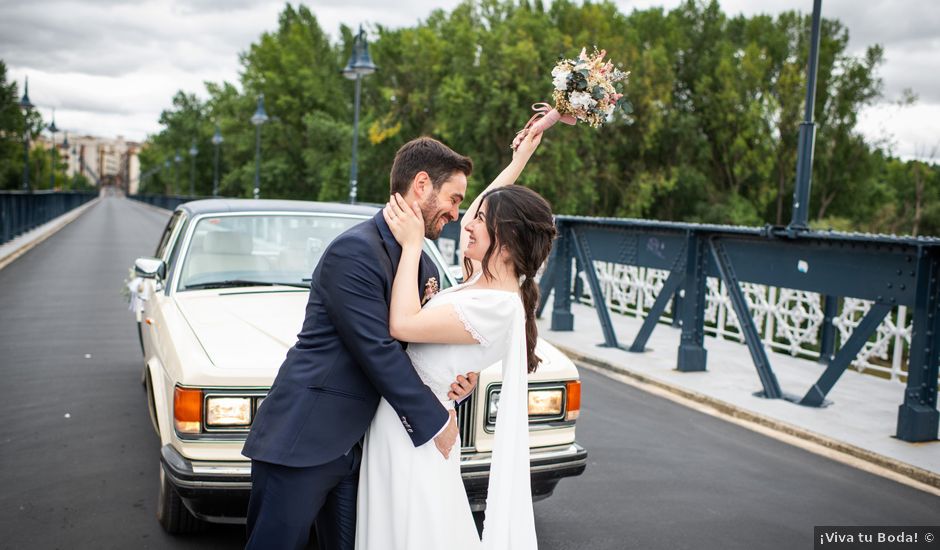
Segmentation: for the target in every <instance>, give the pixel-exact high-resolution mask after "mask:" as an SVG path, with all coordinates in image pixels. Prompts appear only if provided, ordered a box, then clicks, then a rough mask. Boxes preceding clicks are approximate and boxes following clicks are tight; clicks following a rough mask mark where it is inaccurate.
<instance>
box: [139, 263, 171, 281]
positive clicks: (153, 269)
mask: <svg viewBox="0 0 940 550" xmlns="http://www.w3.org/2000/svg"><path fill="white" fill-rule="evenodd" d="M134 273H136V274H137V275H138V276H139V277H143V278H144V279H165V278H166V262H164V261H163V260H161V259H159V258H137V259H136V260H134Z"/></svg>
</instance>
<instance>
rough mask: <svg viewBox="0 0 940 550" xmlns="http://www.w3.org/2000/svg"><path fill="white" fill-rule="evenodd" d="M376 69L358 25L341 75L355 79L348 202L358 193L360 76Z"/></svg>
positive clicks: (363, 32)
mask: <svg viewBox="0 0 940 550" xmlns="http://www.w3.org/2000/svg"><path fill="white" fill-rule="evenodd" d="M377 70H378V67H376V66H375V63H373V62H372V57H371V56H370V55H369V43H368V41H366V33H365V31H364V30H362V25H360V26H359V34H357V35H356V38H355V39H354V40H353V48H352V55H350V56H349V62H348V63H347V64H346V67H345V68H344V69H343V76H345V77H346V78H348V79H350V80H355V81H356V99H355V106H354V108H353V142H352V162H351V163H350V166H349V203H350V204H355V203H356V195H357V194H358V185H359V182H358V176H359V166H358V163H357V158H356V157H357V153H358V149H359V96H360V94H361V93H362V77H364V76H369V75H370V74H372V73H374V72H375V71H377Z"/></svg>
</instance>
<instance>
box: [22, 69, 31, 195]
mask: <svg viewBox="0 0 940 550" xmlns="http://www.w3.org/2000/svg"><path fill="white" fill-rule="evenodd" d="M19 105H20V109H22V110H23V191H26V192H31V191H32V189H31V188H30V186H29V112H30V110H32V108H33V104H32V102H31V101H30V100H29V77H26V85H25V86H24V87H23V97H21V98H20V103H19Z"/></svg>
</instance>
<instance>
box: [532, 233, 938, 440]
mask: <svg viewBox="0 0 940 550" xmlns="http://www.w3.org/2000/svg"><path fill="white" fill-rule="evenodd" d="M557 222H558V227H559V235H560V236H559V239H558V242H557V243H556V245H555V247H554V249H553V254H552V258H551V259H550V261H549V265H548V266H547V268H546V270H545V273H544V274H543V276H542V278H541V280H540V283H539V284H540V286H541V287H542V292H543V302H542V304H541V305H540V312H541V310H542V309H543V308H544V307H545V305H546V303H547V299H548V294H549V293H550V292H551V293H553V294H554V296H555V299H554V301H553V303H554V306H553V308H554V309H553V311H552V329H553V330H573V328H574V327H573V324H574V317H573V315H572V314H571V308H570V304H571V302H572V301H573V300H575V301H583V302H585V303H589V304H592V305H593V304H595V303H598V304H600V305H601V307H595V308H594V309H595V311H596V312H597V315H598V318H599V320H600V323H601V327H602V330H603V335H604V343H603V345H605V346H610V347H620V348H623V349H625V350H628V351H632V352H642V351H643V350H644V348H645V344H646V342H647V340H648V339H649V337H650V334H651V333H652V331H653V330H654V329H655V327H656V326H657V325H658V324H659V323H661V322H672V323H673V324H676V325H678V326H681V328H682V335H681V339H680V344H679V347H678V350H677V368H678V370H680V371H702V370H706V364H707V351H706V350H705V347H704V336H705V334H708V333H711V334H714V335H716V336H719V337H724V338H731V339H735V340H738V341H741V342H743V343H745V344H746V345H747V348H748V351H749V353H750V355H751V358H752V360H753V362H754V365H755V368H756V370H757V374H758V377H759V379H760V381H761V384H762V386H763V392H762V395H763V396H764V397H768V398H782V399H787V400H790V401H794V402H796V403H799V404H801V405H806V406H821V405H824V404H825V403H826V401H825V397H826V394H828V392H829V391H830V390H831V389H832V387H833V386H834V385H835V383H836V382H837V381H838V379H839V377H840V376H841V375H842V373H843V372H844V371H845V370H846V368H848V367H849V365H850V364H854V365H855V366H856V368H860V369H872V370H877V371H881V372H882V373H884V374H885V375H887V376H888V377H891V378H897V379H899V380H902V381H904V382H906V387H905V391H904V397H903V403H902V404H901V406H900V407H899V413H898V429H897V436H898V437H899V438H900V439H903V440H906V441H927V440H933V439H936V438H937V431H938V411H937V382H938V362H940V281H938V278H940V239H932V238H904V237H893V236H879V235H862V234H849V233H837V232H815V231H802V232H791V231H788V230H786V229H784V228H773V227H767V228H745V227H731V226H717V225H711V226H709V225H698V224H681V223H669V222H655V221H647V220H623V219H596V218H581V217H570V216H559V217H558V218H557ZM585 266H592V269H586V268H585ZM612 311H614V312H622V313H626V314H631V315H636V316H639V317H642V318H643V319H644V321H643V324H642V326H641V328H640V330H639V331H638V332H637V334H636V335H631V337H632V343H630V344H628V345H621V337H622V335H618V334H616V332H615V330H614V327H613V323H612V322H611V317H610V315H611V312H612ZM767 349H777V350H779V351H783V352H786V353H791V354H794V355H797V356H803V357H807V358H812V359H817V360H819V361H820V362H821V363H823V364H824V365H826V366H825V368H824V369H823V373H822V375H821V376H820V378H819V379H818V380H817V382H816V383H815V384H813V385H812V387H810V388H808V389H807V388H800V391H801V392H802V391H805V392H806V393H805V394H804V395H802V396H793V395H789V394H785V393H784V392H783V391H782V390H781V388H780V385H779V383H778V382H777V378H776V375H775V373H774V370H773V367H772V365H771V363H770V361H769V358H768V354H767Z"/></svg>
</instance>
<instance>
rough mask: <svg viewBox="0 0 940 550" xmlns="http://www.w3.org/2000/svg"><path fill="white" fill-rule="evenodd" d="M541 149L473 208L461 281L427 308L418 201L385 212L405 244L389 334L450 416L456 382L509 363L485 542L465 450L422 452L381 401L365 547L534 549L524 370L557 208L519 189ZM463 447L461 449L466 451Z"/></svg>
mask: <svg viewBox="0 0 940 550" xmlns="http://www.w3.org/2000/svg"><path fill="white" fill-rule="evenodd" d="M540 141H541V134H538V135H535V136H531V135H530V136H528V137H526V139H525V141H524V142H523V143H522V144H521V145H520V146H519V147H518V149H517V150H516V152H515V153H514V155H513V160H512V162H511V163H510V164H509V165H508V166H507V167H506V168H505V169H504V170H503V171H502V173H500V175H499V176H498V177H497V178H496V179H495V180H494V181H493V183H491V184H490V186H489V187H487V189H486V191H485V192H484V193H482V194H481V195H480V196H479V197H478V198H477V199H476V200H475V201H474V202H473V204H471V205H470V208H469V209H468V210H467V212H466V214H465V215H464V217H463V221H462V222H461V226H462V228H461V229H462V230H461V239H460V240H461V249H462V250H463V251H464V279H463V280H464V283H463V284H460V285H458V286H455V287H451V288H448V289H446V290H444V291H443V292H440V293H438V294H437V295H435V296H434V297H433V298H432V299H431V300H430V301H429V302H428V303H427V304H426V305H425V307H424V308H422V307H421V301H420V297H419V296H418V291H417V287H416V286H415V284H414V281H415V279H417V278H418V262H419V259H420V256H421V249H422V246H423V244H424V222H423V220H422V216H421V210H420V208H419V207H418V205H417V204H414V205H407V204H405V203H404V201H403V200H402V199H401V197H400V196H399V195H395V196H393V197H391V199H390V201H389V204H388V205H386V207H385V211H384V215H385V219H386V221H387V222H388V225H389V227H390V228H391V230H392V233H393V234H394V235H395V239H396V240H397V241H398V242H399V243H400V244H401V245H402V254H401V261H400V263H399V265H398V271H397V272H396V275H395V281H394V284H393V286H392V298H391V308H390V312H389V328H390V333H391V335H392V336H393V337H395V338H397V339H398V340H401V341H403V342H409V343H410V344H409V346H408V350H407V351H408V355H409V356H410V357H411V360H412V363H413V364H414V366H415V370H417V372H418V374H419V375H420V376H421V378H422V380H423V381H424V383H425V384H427V385H428V386H429V387H430V388H431V390H432V391H434V393H436V394H437V395H438V397H439V398H440V400H441V402H442V403H444V405H445V407H448V408H450V409H451V410H452V412H451V415H453V414H455V413H454V412H453V407H454V404H453V402H452V401H450V400H449V399H448V397H447V392H448V391H449V389H450V383H451V382H452V381H453V380H454V379H455V378H456V376H457V375H458V374H466V373H467V372H468V371H479V370H480V369H481V368H485V367H487V366H489V365H491V364H493V363H496V362H498V361H501V362H502V371H503V380H502V390H501V394H500V407H499V416H498V417H497V420H496V435H495V442H494V448H493V456H492V466H491V468H490V480H489V493H488V496H487V500H486V519H485V521H484V524H483V540H482V542H481V541H480V538H479V537H478V535H477V530H476V527H475V524H474V521H473V516H472V514H471V512H470V505H469V503H468V502H467V495H466V492H465V490H464V485H463V481H462V480H461V477H460V453H459V452H457V453H452V454H451V455H450V457H449V458H447V459H445V458H444V457H442V456H441V454H440V453H439V452H438V450H437V448H436V447H435V445H434V444H433V442H429V443H426V444H425V445H423V446H421V447H417V448H415V447H414V446H413V445H412V443H411V440H410V439H409V438H408V436H407V434H406V433H405V431H404V430H402V425H401V420H400V419H399V418H398V416H397V414H396V413H395V411H394V409H392V407H391V406H390V405H389V404H388V403H387V402H386V401H385V400H384V399H383V400H382V401H381V402H380V403H379V408H378V411H377V412H376V415H375V418H374V419H373V421H372V425H371V426H370V427H369V430H368V432H366V435H365V439H364V445H363V462H362V467H361V469H360V480H359V497H358V504H357V508H358V522H357V525H356V548H357V549H359V550H380V549H381V550H386V549H391V550H431V549H435V548H447V549H448V550H463V549H467V550H479V549H485V550H497V549H499V550H508V549H512V550H534V549H535V548H536V547H537V541H536V537H535V520H534V517H533V512H532V494H531V488H530V478H529V440H528V399H527V386H526V384H527V378H526V373H527V372H532V371H534V370H535V368H536V366H537V365H538V363H539V358H538V357H537V356H536V355H535V343H536V339H537V328H536V324H535V309H536V306H537V304H538V295H539V291H538V286H537V285H536V283H535V280H534V277H535V273H536V271H537V270H538V269H539V267H540V266H541V265H542V263H543V262H544V261H545V259H546V258H547V257H548V253H549V251H550V249H551V245H552V240H553V239H554V237H555V225H554V221H553V219H552V212H551V207H550V206H549V204H548V202H547V201H546V200H545V199H544V198H542V197H541V196H540V195H538V194H537V193H535V192H534V191H532V190H530V189H526V188H524V187H519V186H515V185H512V184H513V183H514V182H515V181H516V179H517V178H518V177H519V174H520V173H521V172H522V169H523V168H524V167H525V165H526V163H527V162H528V160H529V158H530V157H531V156H532V153H533V152H534V151H535V149H536V148H537V147H538V145H539V142H540ZM458 448H459V443H458Z"/></svg>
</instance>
